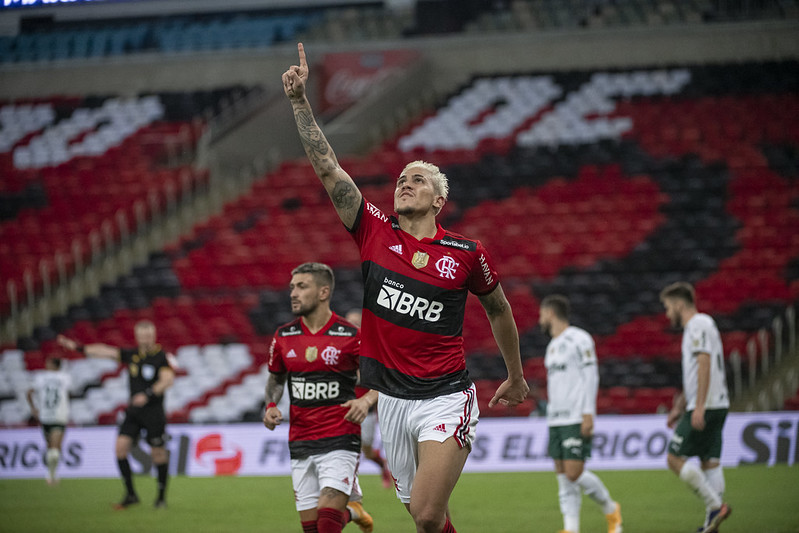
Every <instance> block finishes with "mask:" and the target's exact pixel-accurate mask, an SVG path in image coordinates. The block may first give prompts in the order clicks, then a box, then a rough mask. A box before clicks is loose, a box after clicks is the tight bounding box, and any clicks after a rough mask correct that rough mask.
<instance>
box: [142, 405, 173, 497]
mask: <svg viewBox="0 0 799 533" xmlns="http://www.w3.org/2000/svg"><path fill="white" fill-rule="evenodd" d="M144 422H145V429H146V431H147V444H149V445H150V450H151V455H152V459H153V465H155V469H156V472H157V485H158V495H157V496H156V499H155V503H154V504H153V506H154V507H156V508H160V507H166V486H167V482H168V481H169V451H168V450H167V449H166V413H165V412H164V409H163V407H158V408H152V409H151V410H150V412H148V413H147V414H146V415H145V419H144Z"/></svg>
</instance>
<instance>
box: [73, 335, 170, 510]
mask: <svg viewBox="0 0 799 533" xmlns="http://www.w3.org/2000/svg"><path fill="white" fill-rule="evenodd" d="M133 335H134V338H135V339H136V346H135V347H133V348H118V347H116V346H110V345H108V344H102V343H94V344H86V345H81V344H78V343H77V342H75V341H74V340H72V339H68V338H67V337H64V336H63V335H59V336H58V344H60V345H61V346H62V347H64V348H66V349H68V350H75V351H78V352H80V353H82V354H84V355H86V357H99V358H103V359H111V360H114V361H119V362H120V363H122V364H124V365H126V366H127V370H128V383H129V387H130V401H129V403H128V407H127V409H125V419H124V420H123V421H122V424H121V425H120V426H119V434H118V435H117V441H116V456H117V465H118V466H119V473H120V474H121V476H122V481H123V482H124V484H125V490H126V492H125V496H124V497H123V498H122V501H120V502H119V503H118V504H116V505H115V508H117V509H124V508H126V507H128V506H129V505H133V504H136V503H139V497H138V496H137V495H136V491H135V489H134V487H133V474H132V472H131V469H130V463H129V462H128V455H129V454H130V450H131V448H132V447H133V445H134V443H135V442H136V441H137V440H138V439H139V435H140V433H141V431H142V430H144V431H145V432H146V435H147V437H146V439H147V443H148V444H149V445H150V449H151V454H152V459H153V464H154V465H155V467H156V470H157V471H158V496H157V497H156V500H155V503H154V504H153V505H154V507H155V508H162V507H166V485H167V480H168V477H169V453H168V452H167V449H166V438H167V435H166V413H165V411H164V393H165V392H166V390H167V389H168V388H169V387H171V386H172V383H173V382H174V380H175V371H174V366H175V365H174V363H173V361H174V358H173V357H172V355H171V354H168V353H167V352H165V351H164V350H163V349H162V348H161V346H160V345H158V344H156V342H155V339H156V331H155V325H154V324H153V323H152V322H150V321H149V320H141V321H139V322H137V323H136V325H135V326H134V328H133Z"/></svg>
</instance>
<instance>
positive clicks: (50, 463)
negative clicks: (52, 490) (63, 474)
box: [45, 448, 61, 481]
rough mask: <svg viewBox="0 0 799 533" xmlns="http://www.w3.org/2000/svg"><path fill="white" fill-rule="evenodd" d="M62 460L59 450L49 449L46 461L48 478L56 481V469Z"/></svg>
mask: <svg viewBox="0 0 799 533" xmlns="http://www.w3.org/2000/svg"><path fill="white" fill-rule="evenodd" d="M60 459H61V451H60V450H58V449H57V448H48V449H47V455H45V460H46V462H47V472H48V476H47V478H48V479H50V480H51V481H52V480H55V469H56V467H57V466H58V461H59V460H60Z"/></svg>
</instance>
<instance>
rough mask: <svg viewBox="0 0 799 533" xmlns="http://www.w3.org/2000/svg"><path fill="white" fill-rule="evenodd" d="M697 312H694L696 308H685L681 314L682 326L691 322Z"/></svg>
mask: <svg viewBox="0 0 799 533" xmlns="http://www.w3.org/2000/svg"><path fill="white" fill-rule="evenodd" d="M698 312H699V311H697V310H696V307H690V308H686V309H685V310H683V312H682V316H681V317H680V318H681V319H682V325H683V326H685V325H686V324H687V323H688V321H689V320H691V319H692V318H693V317H694V316H695V315H696V314H697V313H698Z"/></svg>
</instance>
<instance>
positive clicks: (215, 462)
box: [194, 433, 244, 476]
mask: <svg viewBox="0 0 799 533" xmlns="http://www.w3.org/2000/svg"><path fill="white" fill-rule="evenodd" d="M194 458H195V459H196V460H197V462H198V463H200V464H201V465H203V466H207V467H211V468H212V469H213V472H214V475H216V476H232V475H235V474H236V473H238V471H239V470H240V469H241V464H242V462H243V459H244V452H243V451H242V450H241V448H239V447H238V446H236V445H235V444H226V443H225V442H224V440H223V438H222V435H221V434H220V433H211V434H209V435H206V436H204V437H202V438H201V439H200V440H198V441H197V446H196V447H195V449H194Z"/></svg>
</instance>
